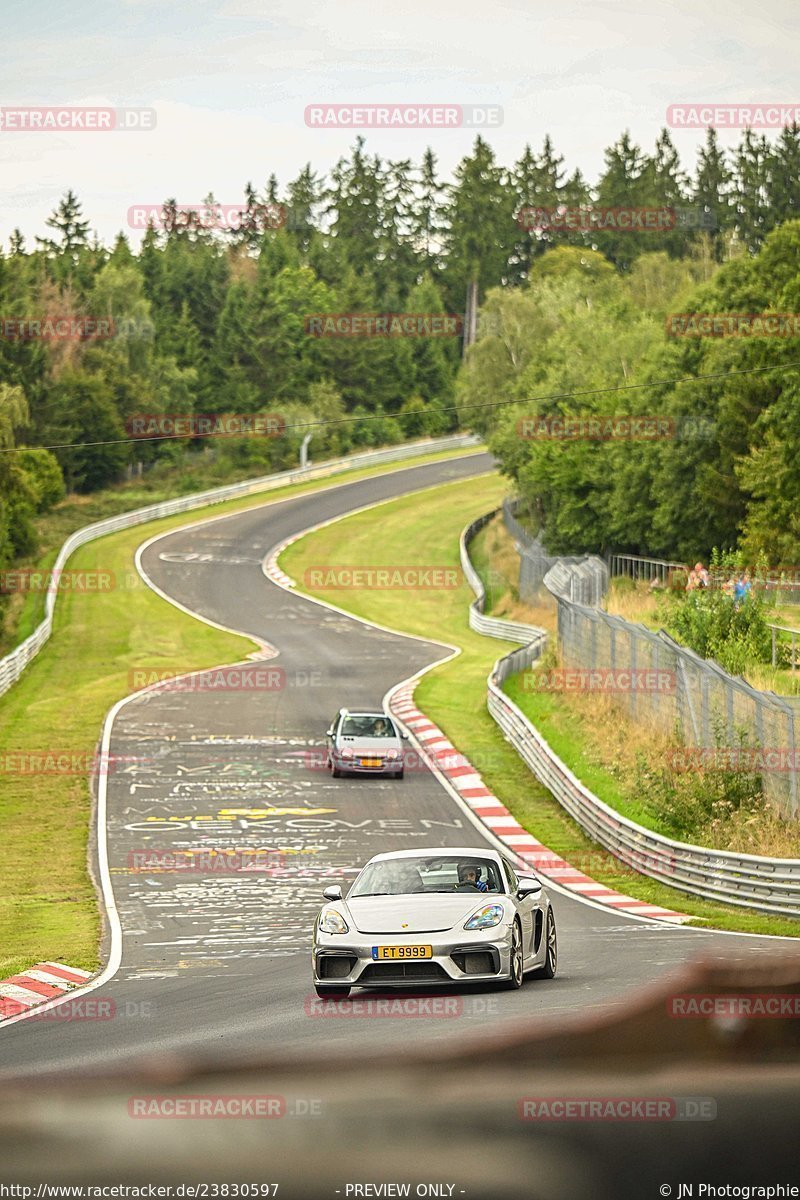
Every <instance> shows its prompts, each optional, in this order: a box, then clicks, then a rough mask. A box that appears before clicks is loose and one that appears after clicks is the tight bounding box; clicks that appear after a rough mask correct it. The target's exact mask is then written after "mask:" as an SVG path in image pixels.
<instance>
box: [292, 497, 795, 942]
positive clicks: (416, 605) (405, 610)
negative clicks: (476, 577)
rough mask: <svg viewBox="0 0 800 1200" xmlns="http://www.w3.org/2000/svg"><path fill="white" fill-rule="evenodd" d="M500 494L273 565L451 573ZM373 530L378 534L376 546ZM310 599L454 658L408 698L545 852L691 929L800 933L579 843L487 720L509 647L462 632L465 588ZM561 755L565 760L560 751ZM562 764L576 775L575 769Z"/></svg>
mask: <svg viewBox="0 0 800 1200" xmlns="http://www.w3.org/2000/svg"><path fill="white" fill-rule="evenodd" d="M506 487H507V485H506V484H505V483H504V482H503V481H502V480H501V479H500V478H499V477H498V476H494V475H492V476H485V477H483V478H481V479H477V480H475V479H473V480H470V481H469V482H467V483H461V482H458V483H451V484H446V485H444V486H441V487H437V488H434V489H430V490H427V491H425V492H424V493H422V494H419V495H416V496H410V497H406V498H404V499H400V500H394V501H392V502H390V503H387V504H382V505H380V507H378V508H375V509H370V510H369V511H367V512H364V513H359V514H357V515H355V516H353V517H348V518H345V519H344V520H342V521H338V522H336V523H335V524H333V525H330V526H328V527H326V528H324V529H321V530H319V531H318V532H317V533H314V534H310V535H308V536H307V537H305V538H302V539H301V540H300V541H298V542H295V543H294V544H293V545H292V546H290V547H288V548H287V549H286V550H285V551H284V553H283V554H282V555H281V560H280V561H281V566H282V567H283V569H284V570H285V571H287V572H288V573H289V574H290V575H291V576H293V577H294V578H295V579H298V580H300V579H302V578H303V576H304V572H305V571H306V569H307V568H309V567H311V566H315V565H317V564H319V563H320V562H335V563H337V564H342V565H353V566H391V565H400V564H402V565H406V564H415V563H416V564H425V565H432V564H436V565H439V566H444V567H448V566H456V565H457V564H458V539H459V535H460V533H461V531H462V529H463V528H464V526H465V525H466V524H467V522H468V521H470V520H472V519H474V518H475V517H476V516H478V515H479V514H480V513H483V512H486V511H487V510H488V509H490V508H492V507H494V506H496V505H497V504H498V503H499V502H500V500H501V499H502V496H503V494H504V492H505V490H506ZM376 529H379V530H380V539H379V540H376V534H375V531H376ZM482 565H483V566H484V567H485V566H486V563H484V564H482ZM309 594H312V595H315V596H317V597H319V598H320V599H324V600H328V601H330V602H331V603H333V604H336V605H338V606H339V607H341V608H346V609H347V610H348V611H349V612H352V613H354V614H355V615H356V616H361V617H365V618H368V619H370V620H373V621H376V622H378V623H380V624H382V625H387V626H389V627H391V628H394V629H398V630H402V631H403V632H406V633H415V634H418V635H419V636H421V637H425V638H432V639H434V640H440V641H443V642H447V643H449V644H451V645H456V646H458V647H459V648H460V649H461V654H460V655H459V656H458V657H457V658H455V659H453V660H452V661H451V662H449V663H446V664H444V665H443V666H441V667H437V668H436V669H434V670H433V671H431V672H429V673H428V674H427V675H426V676H425V677H424V678H423V680H422V682H421V683H420V685H419V686H418V688H417V692H416V699H417V703H418V704H419V706H420V708H422V709H423V710H424V711H425V712H426V713H427V714H428V715H429V716H430V718H431V720H433V721H435V722H436V724H437V725H439V726H440V728H441V729H443V730H444V732H445V733H446V734H447V736H448V737H449V738H450V740H451V741H452V742H453V744H454V745H455V746H457V747H458V748H459V750H461V751H462V752H463V753H464V754H466V755H468V756H469V758H470V759H471V760H472V761H473V762H474V763H475V765H476V767H477V768H478V769H479V770H480V772H481V774H482V775H483V778H484V780H485V781H486V784H487V786H488V787H489V788H491V790H492V791H493V792H494V794H495V795H496V796H498V797H499V798H500V799H501V800H502V801H503V803H504V804H506V805H507V807H508V808H509V810H510V811H511V812H512V813H513V814H514V816H515V817H516V818H517V820H518V821H519V822H520V824H521V825H522V826H523V828H525V829H528V830H529V831H530V832H531V833H532V834H533V835H534V836H535V837H537V838H539V839H540V841H542V842H544V844H545V845H546V846H548V847H549V848H550V849H551V850H552V851H553V852H554V853H556V854H560V855H562V856H563V857H564V858H566V859H567V860H568V861H570V862H572V863H573V864H574V865H575V866H578V867H581V868H582V869H584V870H586V871H587V873H589V874H590V875H592V876H593V877H594V878H596V879H599V880H600V881H601V882H603V883H605V884H607V885H608V886H609V887H612V888H616V889H618V890H619V891H621V892H625V893H627V894H628V895H631V896H635V897H637V898H638V899H642V900H646V901H648V902H650V903H653V904H660V905H663V906H664V907H667V908H673V909H677V910H678V911H680V912H684V913H688V914H690V915H691V916H692V917H693V918H694V923H695V924H697V925H706V926H713V927H715V928H718V929H729V930H737V931H742V932H749V933H762V934H763V933H770V934H786V935H789V936H798V934H800V924H798V922H796V921H793V920H791V919H789V918H785V919H782V918H778V917H770V916H768V915H766V914H761V913H748V912H746V911H744V910H738V909H735V908H732V907H728V906H725V905H718V904H711V903H707V902H705V901H703V900H700V899H695V898H692V897H690V896H688V895H686V894H685V893H683V892H679V891H677V890H675V889H673V888H668V887H665V886H664V885H663V884H660V883H657V882H656V881H655V880H651V879H648V878H647V877H646V876H643V875H638V874H636V873H633V872H630V871H628V870H626V869H625V868H624V867H622V865H621V864H619V863H617V862H616V860H614V859H613V858H612V857H611V856H610V855H607V854H606V853H605V852H604V851H603V850H602V849H601V848H599V847H598V846H597V845H595V844H594V843H593V842H591V841H590V840H589V839H588V838H586V837H585V836H584V835H583V833H582V832H581V830H580V829H579V828H578V826H577V825H576V824H575V823H574V822H573V821H572V820H571V819H570V817H568V816H567V814H566V813H565V812H564V810H563V809H562V808H561V807H560V806H559V805H558V804H557V803H556V801H555V800H554V799H553V798H552V796H551V795H550V793H549V792H548V791H547V790H546V789H545V788H543V787H542V786H541V785H540V784H539V783H538V782H537V781H536V779H535V778H534V777H533V776H532V774H531V773H530V771H528V769H527V767H525V765H524V764H523V763H522V760H521V759H520V758H519V756H518V755H517V754H516V753H515V751H514V750H512V749H511V747H510V746H509V745H508V744H507V742H506V741H505V740H504V738H503V737H502V734H501V733H500V731H499V729H498V728H497V726H496V725H495V723H494V721H493V720H492V718H491V717H490V716H489V714H488V712H487V709H486V676H487V675H488V673H489V670H490V668H491V665H492V663H493V662H494V661H495V659H496V658H498V657H499V656H500V655H501V654H503V653H504V652H505V651H506V650H507V649H510V646H509V645H508V644H507V643H504V642H501V641H496V640H495V639H489V638H485V637H482V636H480V635H479V634H476V633H473V632H472V630H470V628H469V626H468V623H467V608H468V605H469V602H470V600H471V598H472V593H471V591H470V590H469V588H468V587H467V586H466V584H464V585H462V586H461V587H459V588H455V589H441V590H439V591H428V592H422V591H419V592H414V593H413V594H412V596H411V597H410V596H409V593H408V592H407V591H388V590H387V591H372V592H370V591H368V590H355V589H354V590H350V591H347V592H343V591H333V590H322V589H317V590H314V591H310V593H309ZM564 749H565V757H567V761H569V760H568V753H569V747H568V746H564ZM569 765H570V766H571V767H573V769H575V764H573V763H569ZM577 773H579V774H580V770H579V769H578V771H577ZM587 782H589V781H588V780H587ZM590 786H591V785H590Z"/></svg>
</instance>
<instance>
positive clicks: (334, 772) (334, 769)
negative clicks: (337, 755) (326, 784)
mask: <svg viewBox="0 0 800 1200" xmlns="http://www.w3.org/2000/svg"><path fill="white" fill-rule="evenodd" d="M331 775H332V776H333V778H334V779H341V778H342V772H341V771H340V770H339V768H338V767H337V766H336V764H335V763H331Z"/></svg>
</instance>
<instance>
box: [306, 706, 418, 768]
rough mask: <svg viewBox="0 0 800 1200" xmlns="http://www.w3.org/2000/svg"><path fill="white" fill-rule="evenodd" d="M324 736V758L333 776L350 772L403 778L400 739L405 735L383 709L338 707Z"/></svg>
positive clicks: (406, 738) (405, 736)
mask: <svg viewBox="0 0 800 1200" xmlns="http://www.w3.org/2000/svg"><path fill="white" fill-rule="evenodd" d="M325 736H326V739H327V743H326V745H327V762H328V766H329V768H330V771H331V774H332V775H333V776H334V778H335V779H338V778H339V776H341V775H349V774H351V773H352V774H353V775H390V776H392V777H393V778H394V779H402V778H403V742H405V741H407V740H408V735H407V734H405V733H401V732H400V730H399V729H398V728H397V725H396V724H395V722H394V721H393V720H392V718H391V717H390V716H387V714H386V713H384V712H351V711H350V709H348V708H340V709H339V711H338V713H337V714H336V716H335V717H334V718H333V721H332V722H331V727H330V729H328V730H327V732H326V735H325Z"/></svg>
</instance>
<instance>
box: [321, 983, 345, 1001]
mask: <svg viewBox="0 0 800 1200" xmlns="http://www.w3.org/2000/svg"><path fill="white" fill-rule="evenodd" d="M314 990H315V992H316V993H317V995H318V996H320V997H322V998H323V999H324V998H325V996H336V997H337V998H339V999H341V1000H344V999H346V998H347V997H348V996H349V995H350V988H349V987H339V986H337V985H336V984H333V983H315V984H314Z"/></svg>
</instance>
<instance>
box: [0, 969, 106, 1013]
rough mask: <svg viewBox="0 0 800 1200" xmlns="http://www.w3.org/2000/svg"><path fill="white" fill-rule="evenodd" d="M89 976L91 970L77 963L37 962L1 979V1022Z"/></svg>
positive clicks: (67, 989) (73, 986) (66, 990)
mask: <svg viewBox="0 0 800 1200" xmlns="http://www.w3.org/2000/svg"><path fill="white" fill-rule="evenodd" d="M91 977H92V976H91V972H89V971H82V970H81V969H80V968H79V967H65V966H64V964H63V963H57V962H40V963H37V964H36V966H35V967H29V968H28V970H27V971H21V972H20V974H19V975H9V977H8V979H0V1022H2V1021H4V1020H6V1018H7V1017H18V1016H19V1014H20V1013H24V1012H27V1011H28V1009H30V1008H35V1007H36V1005H37V1004H44V1002H45V1001H46V1000H55V999H57V998H58V997H59V996H63V995H65V994H66V993H67V992H71V991H72V989H73V988H76V987H81V986H82V985H83V984H85V983H86V981H87V980H88V979H91Z"/></svg>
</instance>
